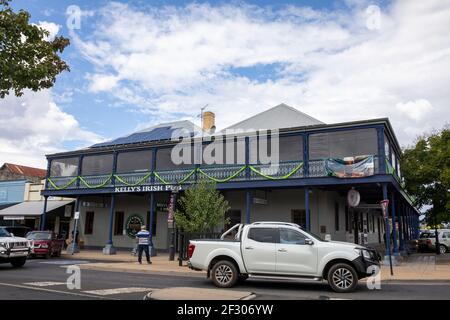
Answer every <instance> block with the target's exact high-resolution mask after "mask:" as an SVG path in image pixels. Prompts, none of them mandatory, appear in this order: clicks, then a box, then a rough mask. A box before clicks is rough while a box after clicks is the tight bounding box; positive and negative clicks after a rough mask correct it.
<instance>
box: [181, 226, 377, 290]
mask: <svg viewBox="0 0 450 320" xmlns="http://www.w3.org/2000/svg"><path fill="white" fill-rule="evenodd" d="M236 230H237V233H236V235H235V237H234V239H230V240H228V239H226V238H227V237H228V236H229V234H232V233H233V232H236ZM188 257H189V262H188V265H189V267H190V268H191V269H194V270H206V271H207V277H208V278H211V280H212V281H213V283H214V284H215V285H216V286H217V287H221V288H229V287H232V286H234V285H235V284H236V283H237V281H238V280H239V279H241V280H245V279H247V278H248V277H251V278H276V279H292V278H295V279H298V280H302V279H303V280H314V281H321V280H322V279H326V280H327V281H328V284H329V285H330V287H331V288H332V289H333V290H334V291H336V292H351V291H353V290H354V289H355V288H356V286H357V284H358V280H359V279H362V278H365V277H367V276H369V275H371V274H372V273H370V271H369V267H370V266H379V263H380V260H381V256H380V255H379V254H378V253H377V252H376V251H375V250H374V249H371V248H367V247H363V246H361V245H357V244H353V243H346V242H337V241H325V240H322V239H321V238H320V237H318V236H316V235H314V234H312V233H310V232H306V231H305V230H303V229H302V228H301V227H300V226H298V225H296V224H293V223H284V222H255V223H253V224H249V225H243V224H238V225H236V226H234V227H233V228H231V229H230V230H228V231H227V232H225V233H224V234H223V235H222V237H221V239H220V240H217V239H215V240H204V239H202V240H191V241H190V244H189V247H188ZM373 269H375V268H373Z"/></svg>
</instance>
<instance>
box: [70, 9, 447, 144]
mask: <svg viewBox="0 0 450 320" xmlns="http://www.w3.org/2000/svg"><path fill="white" fill-rule="evenodd" d="M347 4H348V6H349V7H348V8H347V9H346V10H344V9H340V10H338V9H335V10H334V11H333V10H331V9H329V10H313V9H311V8H308V7H302V6H287V7H284V8H282V9H280V10H275V9H272V8H270V7H259V6H251V5H244V4H240V5H221V6H211V5H208V4H190V5H187V6H185V7H163V8H151V9H146V10H144V11H140V10H137V9H136V8H134V7H131V6H129V5H126V4H122V3H111V4H108V5H106V6H105V7H103V8H101V9H100V10H98V11H97V12H96V13H98V16H99V17H100V19H99V20H98V21H97V31H96V33H95V34H94V36H93V37H92V38H89V39H81V38H78V37H77V36H76V35H73V36H74V37H73V39H74V43H75V44H76V46H77V47H78V48H79V50H80V52H81V53H82V54H83V55H84V56H85V57H86V58H87V59H88V60H89V61H90V62H91V63H92V64H93V65H94V66H95V70H96V71H95V72H96V73H95V74H92V75H91V76H90V78H89V79H90V80H91V84H90V89H91V90H92V91H94V92H97V91H104V90H109V91H110V92H111V93H112V94H113V95H114V96H115V97H117V98H118V99H120V100H121V101H123V102H125V103H128V104H134V105H135V106H136V109H138V110H140V111H143V112H148V113H151V114H152V115H156V118H154V119H155V121H157V120H161V119H165V118H167V113H172V114H175V113H183V114H186V115H187V116H191V117H192V118H194V117H195V115H196V114H197V113H198V112H199V108H200V107H201V106H203V105H205V104H206V103H209V105H210V107H211V109H212V110H213V111H215V112H216V113H217V118H216V120H217V125H218V127H219V128H223V127H225V126H227V125H229V124H231V123H233V122H236V121H237V120H240V119H242V118H243V117H246V116H250V115H252V114H254V113H256V112H258V111H262V110H264V109H266V108H268V107H270V106H273V105H276V104H278V103H281V102H285V103H287V104H290V105H292V106H295V107H297V108H299V109H300V110H302V111H304V112H306V113H309V114H311V115H312V116H314V117H317V118H319V119H320V120H323V121H325V122H329V123H331V122H340V121H351V120H356V119H367V118H378V117H389V118H390V120H391V122H392V123H393V126H394V129H395V130H396V132H397V135H398V137H399V140H400V142H401V143H402V144H407V143H409V142H411V141H412V140H413V139H414V137H415V136H416V135H417V134H420V133H421V132H423V131H426V130H431V129H433V128H439V127H442V125H443V124H444V122H445V121H446V120H447V119H449V118H450V109H449V108H448V105H449V104H450V97H449V95H448V83H450V73H449V72H448V70H449V69H450V38H449V37H448V30H450V5H449V3H448V1H441V0H427V1H420V0H412V1H396V2H394V3H392V4H391V5H389V6H388V7H385V8H383V9H382V10H381V20H380V21H381V24H380V29H379V30H369V29H368V28H367V27H366V22H367V19H368V16H367V12H366V9H367V7H368V6H369V5H370V4H371V3H370V2H368V1H360V0H358V1H353V0H352V1H347ZM425 26H426V27H425ZM271 65H275V66H276V68H275V70H274V71H271V77H269V78H268V79H262V80H261V79H260V80H255V78H252V77H246V76H244V75H242V74H237V73H236V72H235V71H233V70H234V69H235V68H244V69H245V68H246V69H247V70H249V72H250V73H251V70H252V68H255V69H257V68H259V67H265V66H271ZM258 70H259V69H258ZM118 79H120V84H121V85H120V88H117V86H115V85H116V83H117V81H118ZM405 109H411V110H412V111H411V112H406V115H405ZM419 120H420V125H417V124H418V123H417V122H418V121H419Z"/></svg>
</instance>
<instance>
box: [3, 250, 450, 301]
mask: <svg viewBox="0 0 450 320" xmlns="http://www.w3.org/2000/svg"><path fill="white" fill-rule="evenodd" d="M87 262H89V261H74V260H63V259H58V258H55V259H49V260H43V259H33V260H29V261H27V263H26V265H25V266H24V267H23V268H19V269H13V268H12V267H11V266H10V265H9V264H0V299H2V300H17V299H26V300H39V299H59V300H72V299H76V300H85V299H120V300H122V299H139V300H141V299H143V297H144V296H145V295H146V294H147V293H148V292H149V291H151V290H152V289H160V288H168V287H193V288H215V287H214V286H213V285H212V283H211V282H210V281H209V280H207V279H205V278H203V277H202V276H201V277H200V276H184V275H176V276H167V275H160V274H139V273H124V272H110V271H97V270H83V269H82V270H81V278H80V279H81V283H80V285H81V288H80V289H72V290H71V289H69V288H67V285H66V280H67V278H68V277H69V276H70V274H68V273H66V271H67V267H68V266H70V265H72V264H74V263H87ZM234 290H243V291H250V292H253V293H254V294H255V295H256V299H257V300H276V299H289V300H291V299H312V300H316V299H352V300H353V299H362V300H370V299H405V300H411V299H430V300H439V299H450V282H395V283H382V284H381V290H369V289H368V288H367V287H366V285H365V284H360V285H359V287H358V289H357V291H355V292H354V293H350V294H337V293H334V292H332V291H330V290H329V288H328V286H327V285H326V283H305V282H303V283H302V282H285V281H261V280H247V281H245V282H244V283H243V284H241V285H240V286H238V287H236V288H234Z"/></svg>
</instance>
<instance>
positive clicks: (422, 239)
mask: <svg viewBox="0 0 450 320" xmlns="http://www.w3.org/2000/svg"><path fill="white" fill-rule="evenodd" d="M437 231H438V238H439V252H440V253H441V254H444V253H446V252H447V251H448V250H449V249H450V229H438V230H437ZM418 251H419V252H425V251H436V232H435V230H427V231H423V232H422V233H421V234H420V236H419V241H418Z"/></svg>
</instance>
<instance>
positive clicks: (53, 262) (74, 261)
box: [39, 260, 90, 265]
mask: <svg viewBox="0 0 450 320" xmlns="http://www.w3.org/2000/svg"><path fill="white" fill-rule="evenodd" d="M89 262H90V261H87V260H51V261H41V262H39V263H45V264H59V265H67V264H83V263H89Z"/></svg>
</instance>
